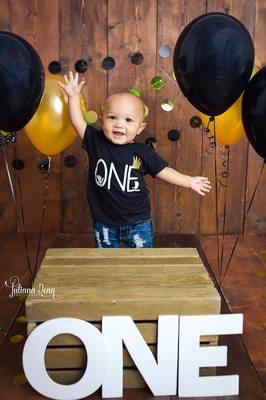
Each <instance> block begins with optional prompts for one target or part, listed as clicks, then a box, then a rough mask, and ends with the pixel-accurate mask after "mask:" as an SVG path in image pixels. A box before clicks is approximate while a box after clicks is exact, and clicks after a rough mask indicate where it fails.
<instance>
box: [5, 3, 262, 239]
mask: <svg viewBox="0 0 266 400" xmlns="http://www.w3.org/2000/svg"><path fill="white" fill-rule="evenodd" d="M0 9H1V15H0V29H1V30H10V31H12V32H14V33H17V34H19V35H21V36H22V37H24V38H25V39H26V40H28V41H29V42H30V43H31V44H32V45H33V46H34V47H35V49H36V50H37V52H38V53H39V55H40V57H41V59H42V61H43V64H44V67H45V71H46V72H48V64H49V62H50V61H52V60H59V61H60V62H61V64H62V67H63V72H64V73H65V72H67V71H68V70H69V69H72V70H73V68H74V63H75V61H77V60H78V59H82V58H84V59H88V58H91V59H92V63H91V66H90V67H89V69H88V71H87V72H86V73H85V74H84V75H85V76H84V77H85V80H86V83H87V85H86V86H85V88H84V91H83V93H84V98H85V100H86V104H87V108H88V109H91V110H96V111H97V112H98V111H99V107H100V103H101V102H102V101H103V100H104V99H105V97H106V96H107V94H108V93H112V92H114V91H117V90H123V89H129V88H137V89H140V90H141V92H142V96H143V99H144V101H145V103H146V104H147V106H148V107H149V116H148V118H147V123H148V127H147V129H146V131H145V132H144V133H143V134H142V135H141V137H140V139H141V140H142V141H145V139H146V138H147V137H149V136H156V139H157V141H158V147H157V150H156V151H158V153H159V154H161V155H162V156H163V157H164V158H165V159H167V160H168V162H169V165H170V166H172V167H174V168H176V169H177V170H179V171H180V172H182V173H184V174H190V175H203V176H208V177H209V178H210V180H211V182H212V187H213V190H212V193H211V194H210V195H208V196H206V197H201V196H199V195H197V194H196V193H195V192H192V191H191V190H188V189H182V188H178V187H173V186H171V185H168V184H166V183H165V182H162V181H159V180H156V179H155V180H154V179H152V178H150V177H148V178H147V182H148V187H149V190H150V197H151V203H152V216H153V220H154V226H155V230H156V232H158V233H202V234H213V233H216V225H215V224H216V221H215V212H216V210H215V179H214V177H215V174H214V172H215V150H212V151H211V152H209V151H206V150H208V146H209V140H208V139H207V138H206V136H205V135H204V134H202V132H201V131H200V130H194V129H192V128H191V127H190V125H189V120H190V118H191V117H192V116H193V115H197V111H196V110H195V109H194V108H193V107H192V106H191V105H190V104H189V103H188V101H187V100H186V99H185V98H184V96H183V95H182V94H181V92H180V90H179V88H178V87H177V85H176V83H175V82H174V81H173V79H172V77H171V74H172V54H171V56H170V57H169V58H166V59H163V58H161V57H160V56H159V54H158V49H159V47H160V46H162V45H168V46H170V48H171V50H172V53H173V49H174V45H175V42H176V39H177V37H178V35H179V34H180V32H181V31H182V29H183V28H184V27H185V26H186V25H187V24H188V23H189V22H190V21H191V20H192V19H194V18H195V17H197V16H198V15H201V14H204V13H205V12H206V11H207V12H210V11H219V12H226V13H229V14H231V15H234V16H235V17H237V18H238V19H239V20H240V21H242V22H243V23H244V24H245V26H246V27H247V28H248V30H249V32H250V33H251V35H252V36H253V39H254V42H255V49H256V63H257V64H258V65H259V66H261V65H264V64H265V58H266V53H265V46H264V43H263V38H264V37H265V33H266V31H265V29H266V28H265V23H266V1H265V0H241V1H239V0H224V1H220V0H207V1H206V0H186V1H181V0H135V1H133V0H49V1H46V0H0ZM137 51H139V52H141V53H142V55H143V57H144V61H143V63H142V64H140V65H134V64H132V63H131V61H130V58H129V54H130V53H134V52H137ZM106 56H112V57H113V58H114V59H115V61H116V66H115V68H114V69H113V70H110V71H108V72H107V71H105V70H104V69H103V68H102V67H101V62H102V60H103V59H104V58H105V57H106ZM155 75H159V76H161V77H162V78H163V79H164V81H165V86H164V88H163V89H162V90H161V91H157V92H155V91H154V90H153V89H152V88H151V85H150V81H151V78H152V77H153V76H155ZM168 98H170V99H173V101H174V105H175V107H174V109H173V111H171V112H165V111H163V110H162V109H161V101H162V100H163V99H168ZM170 129H178V130H179V131H180V132H181V138H180V140H179V141H178V142H170V141H169V140H168V138H167V132H168V131H169V130H170ZM80 144H81V142H80V140H79V139H76V140H75V142H74V143H73V144H72V145H71V146H70V147H69V148H67V149H66V150H65V151H63V152H62V153H61V155H58V156H55V157H53V158H52V170H51V176H50V180H49V192H48V202H47V209H46V210H47V211H46V217H45V221H44V230H45V231H59V232H65V233H83V232H90V231H91V218H90V215H89V210H88V207H87V202H86V173H87V168H88V161H87V156H86V154H85V152H84V151H83V150H82V149H81V148H80ZM223 150H224V148H223V146H220V145H218V146H217V149H216V155H217V169H218V172H220V171H221V163H222V161H223V159H224V158H223V155H222V152H223ZM17 153H18V157H19V158H21V159H22V160H23V161H24V162H25V168H24V169H23V170H22V171H20V172H17V173H15V172H14V170H13V169H12V166H11V163H12V160H13V158H14V146H13V145H12V144H8V146H7V154H8V159H9V164H10V169H11V173H12V177H13V181H14V184H15V182H16V175H19V177H20V181H21V189H22V201H23V207H24V214H25V230H26V231H27V232H38V230H39V228H40V217H41V212H42V206H43V200H44V189H45V181H44V180H43V179H42V178H43V175H42V173H41V172H40V170H39V169H38V162H39V160H40V159H42V158H43V156H42V155H41V154H40V153H39V152H38V151H37V150H36V149H35V148H34V147H33V145H32V144H31V143H30V142H29V140H28V139H27V137H26V135H25V134H24V133H23V131H22V132H20V133H19V134H18V140H17ZM67 155H74V156H75V157H76V158H77V165H76V166H75V168H67V167H66V166H65V165H64V158H65V156H67ZM0 158H1V169H0V185H1V188H0V190H1V192H0V193H1V197H0V231H2V232H15V231H17V230H18V224H17V218H16V213H15V209H14V206H13V204H12V197H11V193H10V189H9V184H8V180H7V176H6V173H5V168H4V162H3V155H2V152H1V153H0ZM261 163H262V160H261V159H260V157H258V156H257V155H256V153H255V152H254V151H253V149H252V148H251V146H250V145H249V144H248V141H247V139H246V138H244V139H242V140H241V141H240V142H239V143H238V144H236V145H234V146H232V147H231V149H230V167H229V170H230V177H229V186H228V187H227V188H226V189H225V188H223V187H221V186H220V185H218V188H217V191H218V209H219V210H218V212H219V231H220V232H221V231H222V228H223V213H224V200H225V198H226V201H227V210H226V223H225V232H226V233H228V234H231V233H238V232H242V231H243V216H244V210H245V209H246V208H247V206H248V204H249V201H250V198H251V195H252V192H253V189H254V185H255V184H256V181H257V179H258V173H259V170H260V167H261ZM15 186H16V192H17V195H18V186H17V185H15ZM264 187H265V171H264V175H263V177H262V179H261V182H260V185H259V188H258V191H257V194H256V197H255V199H254V204H253V206H252V208H251V210H250V214H249V218H248V220H247V223H246V230H245V232H246V233H256V234H265V233H266V203H265V200H264V199H265V189H264Z"/></svg>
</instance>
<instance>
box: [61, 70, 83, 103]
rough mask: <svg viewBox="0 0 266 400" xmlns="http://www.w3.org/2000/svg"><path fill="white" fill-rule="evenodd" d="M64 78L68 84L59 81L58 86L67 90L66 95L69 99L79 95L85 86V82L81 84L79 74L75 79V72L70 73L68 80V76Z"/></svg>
mask: <svg viewBox="0 0 266 400" xmlns="http://www.w3.org/2000/svg"><path fill="white" fill-rule="evenodd" d="M64 78H65V82H66V83H65V85H64V84H63V83H61V82H59V81H58V84H59V86H61V87H62V88H63V89H64V90H65V92H66V94H67V95H68V96H69V97H72V96H75V95H77V94H79V93H80V92H81V89H82V87H83V85H85V81H84V80H82V81H81V82H79V74H78V73H76V74H75V77H74V76H73V72H72V71H70V72H69V79H68V77H67V75H64Z"/></svg>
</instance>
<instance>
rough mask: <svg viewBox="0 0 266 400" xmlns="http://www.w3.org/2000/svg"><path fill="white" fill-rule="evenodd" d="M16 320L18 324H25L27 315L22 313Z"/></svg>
mask: <svg viewBox="0 0 266 400" xmlns="http://www.w3.org/2000/svg"><path fill="white" fill-rule="evenodd" d="M16 322H17V323H18V324H24V322H27V318H26V315H21V316H20V317H18V318H17V319H16Z"/></svg>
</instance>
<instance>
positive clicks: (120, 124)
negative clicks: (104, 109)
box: [115, 121, 123, 128]
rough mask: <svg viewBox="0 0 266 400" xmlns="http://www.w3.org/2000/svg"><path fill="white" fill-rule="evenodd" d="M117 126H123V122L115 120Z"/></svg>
mask: <svg viewBox="0 0 266 400" xmlns="http://www.w3.org/2000/svg"><path fill="white" fill-rule="evenodd" d="M115 127H116V128H123V123H122V121H116V122H115Z"/></svg>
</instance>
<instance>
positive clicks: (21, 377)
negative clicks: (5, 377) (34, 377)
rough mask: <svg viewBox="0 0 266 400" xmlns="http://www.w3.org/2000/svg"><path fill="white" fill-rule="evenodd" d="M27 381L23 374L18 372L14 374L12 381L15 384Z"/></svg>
mask: <svg viewBox="0 0 266 400" xmlns="http://www.w3.org/2000/svg"><path fill="white" fill-rule="evenodd" d="M26 382H28V380H27V378H26V375H25V374H19V375H16V376H14V378H13V383H14V384H15V385H23V384H24V383H26Z"/></svg>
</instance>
